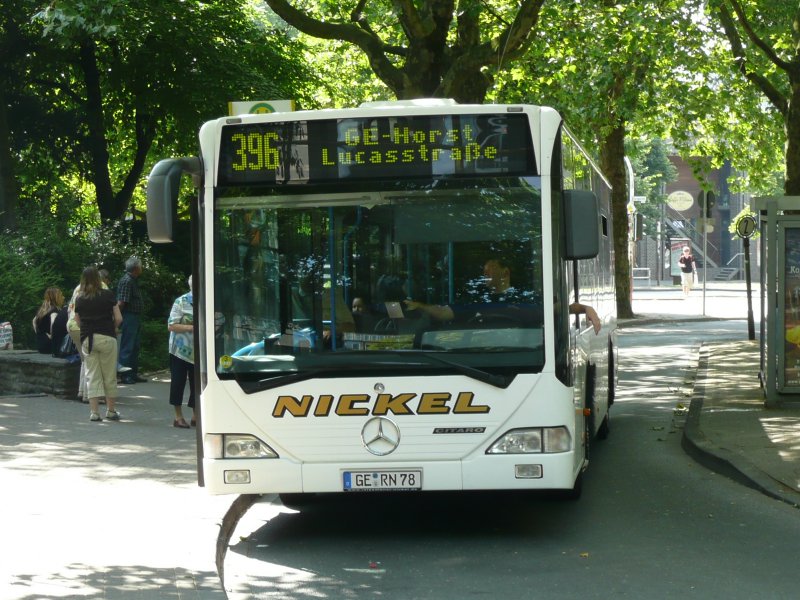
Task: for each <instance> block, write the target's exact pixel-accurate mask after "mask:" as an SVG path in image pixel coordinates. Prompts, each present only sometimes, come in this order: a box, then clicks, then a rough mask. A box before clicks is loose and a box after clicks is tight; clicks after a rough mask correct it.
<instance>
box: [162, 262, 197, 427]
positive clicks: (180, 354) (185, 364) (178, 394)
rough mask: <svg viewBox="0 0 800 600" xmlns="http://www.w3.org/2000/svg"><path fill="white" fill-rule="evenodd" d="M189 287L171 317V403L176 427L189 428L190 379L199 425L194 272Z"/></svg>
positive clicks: (193, 422) (192, 399)
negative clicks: (185, 412) (186, 399)
mask: <svg viewBox="0 0 800 600" xmlns="http://www.w3.org/2000/svg"><path fill="white" fill-rule="evenodd" d="M188 283H189V291H188V292H187V293H186V294H184V295H183V296H179V297H178V298H176V299H175V302H174V303H173V304H172V310H171V311H170V313H169V319H168V320H167V329H169V374H170V385H169V403H170V404H171V405H172V407H173V409H174V410H175V420H174V421H173V422H172V426H173V427H180V428H181V429H188V428H189V423H187V422H186V419H184V418H183V411H182V409H181V405H182V404H183V390H184V389H185V388H186V379H187V378H188V379H189V402H188V406H189V408H191V409H192V425H197V420H196V418H195V415H194V402H195V394H194V298H193V296H192V276H191V275H190V276H189V282H188Z"/></svg>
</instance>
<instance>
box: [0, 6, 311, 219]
mask: <svg viewBox="0 0 800 600" xmlns="http://www.w3.org/2000/svg"><path fill="white" fill-rule="evenodd" d="M11 1H12V4H11V6H10V7H9V8H10V9H12V11H13V12H11V13H10V14H9V13H4V20H3V25H4V26H3V28H2V29H1V30H0V35H2V38H0V44H2V45H3V46H4V47H7V46H10V45H13V44H14V42H15V38H16V39H17V41H16V46H15V47H12V50H16V48H17V47H18V48H19V50H16V54H15V55H13V56H16V57H17V59H16V60H14V61H9V62H8V63H5V64H3V68H4V70H5V72H2V73H0V74H2V75H3V77H2V79H3V83H5V84H7V85H5V86H4V88H3V92H4V94H5V97H6V98H5V99H6V101H7V106H8V107H9V108H8V110H9V113H8V119H7V120H8V123H9V132H8V138H7V139H4V135H3V134H4V131H3V128H2V123H3V119H2V114H0V176H2V177H0V184H2V182H3V178H4V177H5V176H6V174H7V173H14V180H15V181H17V182H19V183H20V184H21V196H23V198H24V197H28V198H31V197H34V196H36V195H37V194H39V192H38V191H37V190H40V191H41V199H42V201H43V202H49V201H50V198H51V197H52V196H53V195H54V192H57V191H58V189H59V187H60V186H63V185H64V183H65V182H67V181H71V182H73V183H72V186H73V191H74V192H77V187H76V186H78V187H79V186H81V185H82V183H80V182H89V183H90V184H91V186H92V187H93V188H94V192H95V201H96V204H97V208H98V210H99V214H100V216H101V218H102V219H103V220H106V221H107V220H115V219H118V218H120V217H121V216H122V215H123V214H124V213H125V212H126V211H127V210H128V209H129V207H130V205H131V201H132V198H133V197H134V194H135V193H136V192H137V190H138V189H139V186H140V183H141V181H142V176H143V174H144V172H145V170H146V168H147V166H148V164H149V163H151V162H152V158H151V156H152V155H155V154H158V155H162V156H163V155H168V154H172V153H183V154H185V153H193V152H195V151H196V144H197V142H196V140H197V131H198V128H199V126H200V124H201V123H202V122H203V121H204V120H206V119H209V118H212V117H217V116H220V115H223V114H225V113H226V112H227V110H226V106H227V105H226V103H227V102H228V101H230V100H246V99H261V98H280V97H299V98H304V97H305V98H312V96H311V95H310V94H308V93H306V92H305V90H307V89H308V88H309V87H310V85H311V83H312V82H313V81H314V79H313V76H312V75H311V74H310V73H309V72H308V69H307V68H306V67H305V63H304V61H303V60H302V55H301V52H300V50H299V45H298V44H296V43H290V42H289V41H288V40H287V39H286V38H285V36H282V35H280V33H279V32H275V31H270V29H269V28H268V27H267V26H266V25H265V21H264V20H263V19H262V18H260V16H259V14H258V13H256V12H254V10H253V9H252V8H251V5H250V3H249V2H246V1H245V0H216V1H214V2H202V1H200V0H186V1H185V2H181V3H180V11H181V12H180V14H179V15H177V14H175V12H174V11H175V5H173V4H169V3H167V4H165V3H163V2H158V1H156V0H130V1H128V0H126V1H121V0H110V1H109V0H57V1H55V2H52V3H50V4H48V5H47V7H46V8H44V9H42V10H40V11H39V12H38V13H37V14H36V16H35V17H34V14H35V10H36V9H35V6H34V4H33V2H30V1H28V0H11ZM32 17H34V18H33V19H32ZM8 24H15V25H16V27H11V26H10V25H8ZM22 24H24V26H25V27H24V29H23V27H22ZM20 32H21V33H20ZM267 36H269V37H270V43H269V44H265V43H264V38H265V37H267ZM19 39H22V40H23V41H24V42H25V43H24V44H21V43H20V42H19ZM5 106H6V104H4V108H5ZM6 152H7V154H6ZM4 157H6V160H4ZM2 189H5V187H4V186H3V188H2ZM62 193H63V195H64V196H69V195H70V194H69V193H68V192H66V191H65V190H62ZM80 193H81V194H83V193H84V191H83V190H81V191H80ZM72 195H75V194H72ZM21 202H22V201H21Z"/></svg>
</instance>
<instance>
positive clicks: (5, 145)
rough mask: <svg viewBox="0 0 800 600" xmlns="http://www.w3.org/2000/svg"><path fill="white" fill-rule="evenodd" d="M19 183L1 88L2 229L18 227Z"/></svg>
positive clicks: (0, 221)
mask: <svg viewBox="0 0 800 600" xmlns="http://www.w3.org/2000/svg"><path fill="white" fill-rule="evenodd" d="M17 202H18V198H17V182H16V180H15V179H14V162H13V159H12V158H11V131H10V130H9V128H8V105H7V103H6V99H5V95H4V93H3V89H2V87H0V229H13V228H14V227H16V225H17Z"/></svg>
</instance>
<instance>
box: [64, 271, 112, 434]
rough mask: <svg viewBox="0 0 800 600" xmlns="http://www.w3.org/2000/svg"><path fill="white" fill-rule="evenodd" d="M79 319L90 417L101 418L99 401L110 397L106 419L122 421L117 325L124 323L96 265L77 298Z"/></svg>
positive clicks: (83, 277)
mask: <svg viewBox="0 0 800 600" xmlns="http://www.w3.org/2000/svg"><path fill="white" fill-rule="evenodd" d="M75 320H76V321H77V322H78V325H79V326H80V329H81V348H82V350H83V355H84V360H85V365H86V379H87V392H88V395H89V408H90V410H91V413H90V414H89V420H90V421H100V420H101V419H100V413H99V412H98V405H99V402H100V398H103V397H105V399H106V405H107V410H106V419H108V420H109V421H119V413H118V412H117V411H116V408H115V402H116V399H117V327H119V325H120V323H122V314H121V313H120V312H119V307H118V306H117V300H116V298H115V297H114V292H112V291H111V290H108V289H104V288H103V283H102V281H101V279H100V274H99V273H98V272H97V269H96V268H95V267H86V268H85V269H84V270H83V273H82V274H81V285H80V289H79V290H78V294H77V296H76V298H75Z"/></svg>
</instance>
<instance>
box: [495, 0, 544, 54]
mask: <svg viewBox="0 0 800 600" xmlns="http://www.w3.org/2000/svg"><path fill="white" fill-rule="evenodd" d="M542 4H544V0H523V2H522V3H521V5H520V7H519V10H518V11H517V14H516V16H515V17H514V21H513V22H512V23H511V24H510V25H509V26H508V27H506V28H505V29H504V30H503V31H502V32H501V33H500V35H498V36H497V37H495V38H494V39H493V40H491V41H490V42H489V44H490V45H491V49H492V54H493V55H494V57H493V59H492V63H491V64H495V65H497V66H500V65H502V64H503V62H504V61H505V60H509V61H511V60H516V59H517V58H519V57H520V56H522V54H523V53H524V52H525V50H527V48H528V46H529V45H530V42H531V39H532V38H533V33H534V31H535V30H536V24H537V23H538V22H539V12H540V11H541V9H542Z"/></svg>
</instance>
